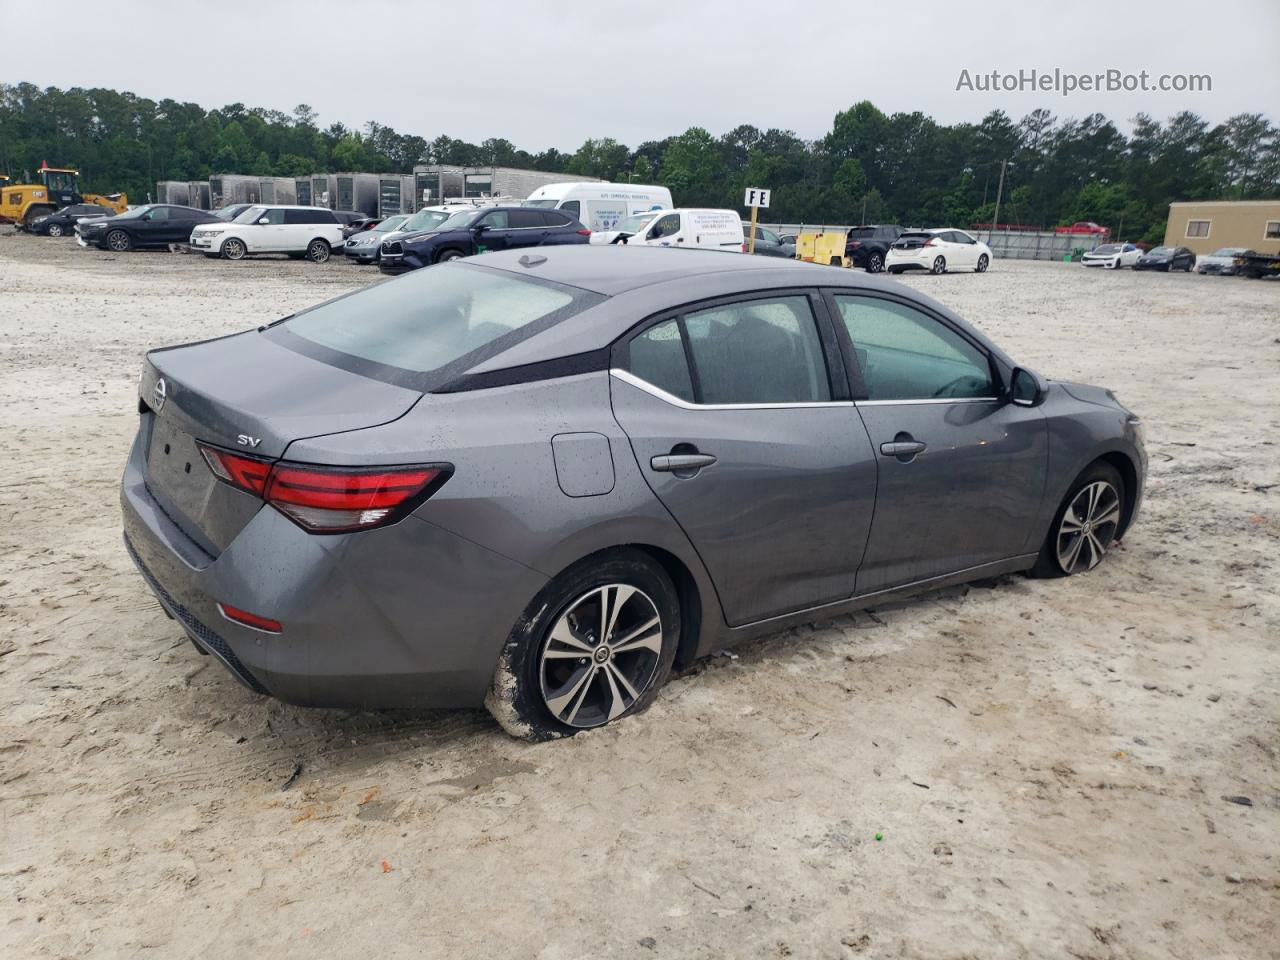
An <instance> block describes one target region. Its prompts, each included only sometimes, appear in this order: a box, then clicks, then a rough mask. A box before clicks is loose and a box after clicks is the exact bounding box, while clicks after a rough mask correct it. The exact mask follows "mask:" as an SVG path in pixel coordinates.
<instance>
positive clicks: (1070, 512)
mask: <svg viewBox="0 0 1280 960" xmlns="http://www.w3.org/2000/svg"><path fill="white" fill-rule="evenodd" d="M1123 511H1124V479H1123V478H1122V477H1121V476H1120V471H1118V470H1117V469H1116V468H1115V467H1113V466H1111V465H1110V464H1109V463H1103V462H1101V461H1099V462H1098V463H1095V464H1094V465H1093V466H1091V467H1090V468H1089V469H1087V470H1086V471H1085V472H1084V473H1082V474H1081V475H1080V476H1079V477H1077V478H1076V482H1075V483H1073V484H1072V485H1071V489H1070V490H1069V491H1068V493H1067V496H1066V498H1065V499H1064V500H1063V501H1062V505H1061V506H1060V507H1058V512H1057V513H1056V514H1054V517H1053V524H1052V525H1051V526H1050V527H1049V535H1048V537H1047V538H1046V539H1045V542H1044V545H1043V546H1042V547H1041V549H1040V556H1039V557H1038V558H1037V559H1036V565H1035V566H1034V567H1033V568H1032V570H1031V573H1032V576H1037V577H1069V576H1072V575H1073V574H1077V573H1084V572H1086V571H1088V570H1092V569H1093V568H1094V567H1096V566H1097V565H1098V564H1100V563H1101V562H1102V558H1103V557H1105V556H1106V554H1107V551H1108V550H1109V549H1110V548H1111V545H1112V544H1113V543H1114V542H1115V539H1116V534H1117V533H1118V532H1119V530H1120V520H1121V516H1122V513H1123Z"/></svg>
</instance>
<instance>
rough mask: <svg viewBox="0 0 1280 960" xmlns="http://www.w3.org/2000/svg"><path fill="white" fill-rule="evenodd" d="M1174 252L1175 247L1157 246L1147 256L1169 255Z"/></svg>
mask: <svg viewBox="0 0 1280 960" xmlns="http://www.w3.org/2000/svg"><path fill="white" fill-rule="evenodd" d="M1172 253H1173V247H1156V248H1155V249H1154V250H1152V251H1151V252H1150V253H1149V254H1147V256H1149V257H1167V256H1170V255H1171V254H1172Z"/></svg>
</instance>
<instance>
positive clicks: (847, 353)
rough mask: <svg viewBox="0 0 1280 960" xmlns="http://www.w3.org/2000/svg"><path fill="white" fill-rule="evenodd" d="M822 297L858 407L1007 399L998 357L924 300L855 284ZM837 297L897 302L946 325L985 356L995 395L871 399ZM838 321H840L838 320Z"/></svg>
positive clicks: (826, 291)
mask: <svg viewBox="0 0 1280 960" xmlns="http://www.w3.org/2000/svg"><path fill="white" fill-rule="evenodd" d="M821 292H822V294H823V299H824V300H825V301H826V303H827V309H828V310H829V311H830V312H831V319H832V326H833V327H834V328H835V334H836V339H837V341H839V343H840V351H841V355H842V357H843V358H844V363H845V368H846V371H847V373H848V377H849V388H850V391H851V394H850V395H851V396H852V397H853V400H854V403H855V404H856V405H857V406H888V405H890V404H926V403H1004V402H1005V400H1006V399H1007V398H1008V392H1009V388H1008V385H1007V384H1006V383H1005V382H1004V376H1003V375H1002V373H1001V371H1000V365H999V364H997V363H996V360H995V356H994V354H992V352H991V351H990V350H989V349H987V347H986V345H985V344H982V343H980V342H979V341H977V340H975V339H974V338H973V337H972V336H971V335H970V334H969V333H968V332H967V331H965V330H962V329H960V328H959V327H957V326H956V325H955V324H954V323H952V322H951V321H950V320H948V319H947V318H946V317H945V316H943V315H942V314H940V313H938V312H937V311H935V310H931V309H929V308H928V306H926V305H925V304H923V303H919V302H917V301H915V300H912V299H911V298H910V297H903V296H899V295H897V294H894V293H890V292H888V291H882V290H862V289H855V288H853V287H823V288H822V290H821ZM837 296H845V297H864V298H868V299H872V300H886V301H888V302H889V303H896V304H898V305H900V306H903V307H908V308H910V309H912V310H915V311H917V312H919V313H921V314H923V315H924V316H926V317H928V318H929V319H931V320H933V321H935V322H937V323H940V324H942V326H943V328H944V329H946V330H949V331H951V332H952V333H954V334H956V335H957V336H959V337H960V338H961V339H962V340H964V342H965V343H967V344H969V346H971V347H973V348H974V349H975V350H977V351H978V352H979V353H980V354H982V356H984V357H986V360H987V370H988V373H989V375H990V377H991V384H992V386H994V387H995V390H996V393H995V396H991V397H919V398H905V399H902V400H872V399H871V396H870V393H869V392H868V391H867V382H866V380H865V379H864V378H863V376H862V366H861V364H859V363H858V354H857V351H856V350H855V349H854V343H853V338H852V337H851V336H850V335H849V329H848V327H846V326H845V324H844V322H843V319H840V318H841V314H840V305H839V304H838V303H837V302H836V297H837ZM837 321H838V322H837Z"/></svg>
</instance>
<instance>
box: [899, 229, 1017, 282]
mask: <svg viewBox="0 0 1280 960" xmlns="http://www.w3.org/2000/svg"><path fill="white" fill-rule="evenodd" d="M884 262H885V269H886V270H888V271H889V272H890V273H902V271H904V270H928V271H929V272H930V273H946V272H947V271H948V270H955V269H961V270H973V271H974V272H975V273H986V271H987V267H989V266H990V265H991V248H990V247H988V246H987V245H986V244H985V243H983V242H982V241H981V240H978V239H976V238H975V237H973V236H971V235H970V234H968V233H965V232H964V231H963V230H952V229H948V228H944V229H938V230H912V231H909V232H907V233H904V234H902V236H900V237H899V238H898V239H897V240H895V241H894V242H893V243H892V244H891V245H890V246H889V253H888V255H887V256H886V257H885V261H884Z"/></svg>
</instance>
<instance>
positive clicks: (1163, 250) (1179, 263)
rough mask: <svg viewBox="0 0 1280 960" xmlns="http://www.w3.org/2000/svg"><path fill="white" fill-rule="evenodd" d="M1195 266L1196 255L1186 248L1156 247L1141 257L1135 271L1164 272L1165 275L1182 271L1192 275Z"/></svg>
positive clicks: (1135, 265)
mask: <svg viewBox="0 0 1280 960" xmlns="http://www.w3.org/2000/svg"><path fill="white" fill-rule="evenodd" d="M1195 265H1196V255H1195V254H1194V253H1192V252H1191V251H1190V250H1188V249H1187V248H1186V247H1155V248H1154V249H1152V250H1150V251H1148V252H1147V253H1145V254H1143V255H1142V256H1141V257H1139V258H1138V262H1137V263H1135V264H1134V265H1133V269H1135V270H1163V271H1164V272H1165V273H1173V271H1175V270H1181V271H1183V272H1184V273H1190V272H1191V268H1192V267H1194V266H1195Z"/></svg>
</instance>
